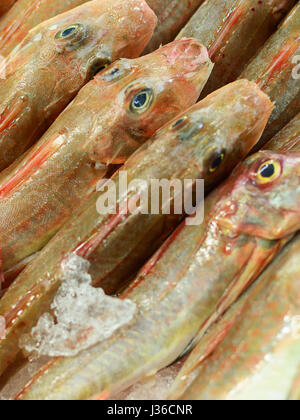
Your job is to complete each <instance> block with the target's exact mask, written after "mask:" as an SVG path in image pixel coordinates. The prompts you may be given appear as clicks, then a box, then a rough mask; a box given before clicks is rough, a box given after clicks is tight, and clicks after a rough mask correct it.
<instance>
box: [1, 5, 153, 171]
mask: <svg viewBox="0 0 300 420" xmlns="http://www.w3.org/2000/svg"><path fill="white" fill-rule="evenodd" d="M116 6H118V7H116ZM155 25H156V17H155V15H154V13H153V12H152V10H151V9H150V8H149V6H148V5H147V3H146V2H145V1H144V0H117V1H116V2H114V3H113V4H112V2H111V0H94V1H91V2H88V3H85V4H83V5H81V6H78V7H77V8H75V9H72V10H70V11H68V12H65V13H63V14H61V15H58V16H56V17H54V18H52V19H50V20H47V21H46V22H43V23H41V24H40V25H38V26H37V27H36V28H34V29H33V30H32V31H30V33H29V34H28V35H27V36H26V37H25V39H24V40H23V41H22V43H21V44H20V45H19V46H18V47H16V49H15V50H14V51H13V52H12V53H11V54H10V55H9V56H8V57H7V58H6V61H5V62H4V65H3V66H2V67H1V77H2V80H1V81H0V98H1V101H0V170H2V169H4V168H6V167H7V166H9V165H10V164H11V163H12V162H14V160H16V159H17V158H18V157H19V156H20V155H21V154H22V153H23V152H25V151H26V150H27V149H28V148H29V147H30V146H31V145H32V144H33V143H35V142H36V141H37V140H38V139H39V138H40V137H41V135H42V134H43V133H44V132H45V131H46V129H47V128H48V127H49V126H50V125H51V123H52V122H53V121H54V120H55V119H56V117H57V116H58V115H59V113H60V112H61V111H63V109H64V108H65V107H66V106H67V105H68V103H69V102H70V101H71V100H72V99H73V98H74V97H75V95H76V94H77V93H78V91H79V90H80V89H81V88H82V87H83V86H84V85H85V84H86V83H87V82H88V81H89V80H90V79H91V78H92V77H93V76H94V75H95V73H96V72H97V71H99V70H101V69H103V67H105V66H106V65H107V64H108V63H112V62H113V61H115V60H116V59H118V58H120V57H127V58H135V57H138V56H139V55H140V53H141V52H142V51H143V49H144V47H145V46H146V45H147V43H148V41H149V39H150V38H151V36H152V33H153V31H154V28H155Z"/></svg>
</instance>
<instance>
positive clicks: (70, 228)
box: [0, 81, 272, 372]
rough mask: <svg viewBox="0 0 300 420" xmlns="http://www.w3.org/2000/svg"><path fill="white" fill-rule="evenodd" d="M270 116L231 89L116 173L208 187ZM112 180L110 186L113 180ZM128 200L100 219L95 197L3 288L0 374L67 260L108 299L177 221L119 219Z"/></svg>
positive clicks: (256, 93) (265, 106)
mask: <svg viewBox="0 0 300 420" xmlns="http://www.w3.org/2000/svg"><path fill="white" fill-rule="evenodd" d="M271 110H272V104H271V103H270V101H269V99H268V98H267V97H266V96H265V95H264V94H262V93H261V92H260V90H259V89H257V87H256V86H255V85H253V84H252V83H250V84H249V82H247V81H242V82H240V81H239V82H236V83H235V84H233V85H232V86H228V87H225V88H223V89H222V90H221V91H219V92H215V93H214V94H212V95H211V96H210V97H209V98H207V99H205V100H204V101H202V103H199V104H198V105H196V106H194V107H193V108H191V109H190V110H188V111H187V112H186V113H184V114H183V115H181V116H179V117H178V118H177V119H176V120H173V121H172V122H171V123H170V124H168V125H166V126H165V127H164V128H163V129H162V130H161V131H160V132H158V134H157V135H156V136H155V137H154V139H153V140H151V141H150V143H148V144H146V145H145V146H144V147H143V148H142V149H140V150H139V151H138V152H137V153H136V154H135V155H134V156H133V157H132V158H131V159H130V160H129V161H128V162H127V163H126V165H125V167H124V168H123V169H125V170H126V171H127V172H128V179H129V180H131V179H133V178H136V177H137V178H136V179H142V180H144V181H145V182H146V183H149V181H150V180H151V179H152V178H153V177H154V178H158V179H160V178H161V177H166V178H167V179H176V178H178V179H179V180H182V179H184V178H187V179H192V180H193V178H194V179H195V178H197V177H198V176H199V177H203V178H204V179H205V180H207V183H208V186H212V185H214V184H215V183H216V182H217V181H220V179H221V178H222V177H223V176H225V175H226V174H227V173H228V170H229V168H231V167H232V166H234V165H235V164H236V163H237V162H238V161H239V160H240V159H242V157H243V156H245V155H247V153H248V151H249V150H250V149H251V147H252V145H253V144H255V142H257V141H258V139H259V137H260V134H261V133H262V131H263V129H264V127H265V125H266V122H267V119H268V116H269V115H270V113H271ZM229 114H230V115H231V117H232V120H230V119H229V118H228V115H229ZM203 122H205V125H203ZM220 126H222V127H223V130H222V131H221V132H220V130H219V127H220ZM166 162H168V164H166ZM149 163H150V164H149ZM113 180H116V183H117V182H118V175H116V176H115V177H114V178H113ZM102 194H103V193H102ZM132 198H133V194H132V192H130V190H125V192H124V197H123V195H121V196H120V197H119V201H118V203H116V204H118V206H116V208H118V209H119V210H118V211H117V212H115V213H112V214H108V215H103V214H102V213H98V211H97V209H98V206H97V207H96V205H97V201H98V199H101V193H100V194H99V193H98V194H94V195H93V196H92V197H91V199H90V201H89V202H88V203H87V205H86V206H84V207H83V208H82V209H81V210H80V211H79V212H78V213H77V214H76V215H75V216H74V217H73V218H72V219H70V221H69V222H68V223H67V224H66V225H65V226H64V227H63V228H62V229H61V230H60V231H59V233H58V234H57V235H56V236H55V237H54V238H53V240H52V241H50V242H49V244H48V245H47V246H46V247H44V248H43V250H42V251H41V253H40V254H39V256H38V257H37V258H36V259H35V260H34V261H33V262H32V263H31V264H30V265H29V266H28V267H27V269H26V270H24V271H23V272H22V273H21V275H20V276H19V277H18V278H17V279H16V281H15V282H14V283H13V285H12V286H11V287H10V288H9V290H8V291H7V292H6V294H5V295H4V296H3V298H2V299H1V300H0V315H1V316H2V317H4V318H5V319H6V333H5V338H4V339H3V340H2V341H0V366H1V370H2V369H3V370H4V369H5V367H6V366H7V365H9V364H10V363H11V362H12V360H13V358H14V355H16V353H17V352H18V346H17V343H18V339H19V337H20V336H21V335H22V334H23V333H24V332H25V333H26V332H28V331H29V330H30V329H31V327H32V326H33V325H34V324H35V323H36V322H37V320H38V318H39V316H40V315H42V313H43V312H45V310H47V309H48V307H49V302H51V301H52V299H53V296H54V295H55V293H56V290H57V288H58V287H59V286H60V284H61V263H62V261H63V260H64V258H65V257H67V255H68V254H70V253H76V254H77V255H79V256H80V257H84V258H85V259H87V260H88V261H89V262H90V264H91V267H90V270H89V273H90V274H91V275H92V278H93V281H94V284H96V285H100V286H102V287H104V288H105V289H106V291H113V290H115V289H116V288H117V287H118V286H119V285H120V284H122V282H124V281H126V280H127V278H128V277H130V276H132V275H133V274H134V273H135V272H136V270H137V269H138V268H139V266H140V264H141V263H142V262H143V260H144V259H146V258H147V256H149V252H151V250H153V245H154V244H155V243H157V244H159V241H161V240H162V237H163V235H164V234H165V233H166V231H167V232H169V229H170V227H169V226H171V227H172V226H174V224H175V223H176V221H177V222H178V221H179V220H180V217H181V215H180V214H179V215H177V216H176V215H174V214H173V213H171V214H170V215H169V217H168V215H163V214H160V212H159V214H158V215H155V214H152V213H151V212H150V214H146V215H143V214H130V213H129V214H128V215H127V216H126V214H127V213H126V214H125V215H124V214H123V213H122V212H121V210H122V209H123V207H124V205H125V204H126V201H130V200H131V199H132ZM124 201H125V203H123V202H124ZM164 204H165V203H164ZM170 204H172V203H170ZM160 205H161V206H162V203H161V204H160ZM145 233H146V234H145ZM46 278H47V279H51V281H50V282H48V280H47V284H48V286H47V287H46V289H45V288H44V286H45V279H46ZM25 290H26V292H25ZM19 305H20V306H19ZM13 343H14V344H13ZM13 352H14V355H13ZM2 372H3V371H2Z"/></svg>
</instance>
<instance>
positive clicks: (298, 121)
mask: <svg viewBox="0 0 300 420" xmlns="http://www.w3.org/2000/svg"><path fill="white" fill-rule="evenodd" d="M264 149H266V150H274V151H276V152H279V153H288V152H296V153H300V114H298V115H296V117H295V118H294V119H293V120H292V121H291V122H290V123H289V124H288V125H286V126H285V127H284V128H283V129H282V130H281V131H280V132H279V133H277V134H276V136H275V137H273V139H272V140H270V141H269V142H268V143H267V144H266V145H265V146H264Z"/></svg>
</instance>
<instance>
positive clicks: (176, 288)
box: [0, 87, 300, 399]
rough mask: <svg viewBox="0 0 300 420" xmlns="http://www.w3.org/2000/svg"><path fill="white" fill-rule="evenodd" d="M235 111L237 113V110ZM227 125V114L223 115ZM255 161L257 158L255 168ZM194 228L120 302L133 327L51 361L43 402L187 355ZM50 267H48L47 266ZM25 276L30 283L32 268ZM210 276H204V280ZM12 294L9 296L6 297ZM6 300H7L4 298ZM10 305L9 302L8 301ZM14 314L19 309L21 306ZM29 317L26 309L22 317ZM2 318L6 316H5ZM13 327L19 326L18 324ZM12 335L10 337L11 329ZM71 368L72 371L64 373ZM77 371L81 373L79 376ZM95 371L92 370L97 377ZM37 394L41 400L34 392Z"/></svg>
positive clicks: (108, 385)
mask: <svg viewBox="0 0 300 420" xmlns="http://www.w3.org/2000/svg"><path fill="white" fill-rule="evenodd" d="M231 89H232V87H231ZM231 108H232V109H234V107H233V106H232V107H231ZM229 112H230V111H229ZM224 114H225V113H224ZM225 120H226V115H224V121H225ZM242 120H243V119H242V118H241V119H240V122H241V125H240V127H241V128H242V127H243V128H242V130H243V131H244V130H245V129H246V126H247V125H248V124H249V123H250V121H249V120H248V123H246V121H245V120H243V123H242ZM212 125H213V122H212ZM225 125H226V124H225ZM238 125H239V123H237V126H238ZM216 127H219V124H216ZM249 129H250V127H249ZM251 130H252V129H250V131H251ZM268 157H269V155H268ZM263 158H265V155H263ZM260 159H261V156H260ZM294 159H296V158H294ZM257 160H258V158H257V159H256V164H257ZM299 162H300V160H299ZM190 229H191V230H190ZM194 229H195V230H196V231H197V232H198V231H199V232H202V231H203V229H204V228H203V226H202V225H200V226H197V227H195V226H193V227H192V226H185V225H184V224H183V225H182V226H181V227H180V228H179V229H178V230H176V231H175V233H174V234H173V235H171V237H170V239H168V240H167V242H166V243H165V244H164V245H163V246H162V248H161V249H160V250H159V251H158V252H157V254H156V255H155V256H154V257H153V258H152V259H150V261H149V262H148V263H147V264H146V265H145V267H144V268H143V269H142V271H141V272H140V273H139V275H138V277H137V278H136V279H135V280H134V281H133V283H132V285H131V286H129V288H128V289H127V290H126V291H125V292H124V293H123V295H122V298H130V299H131V300H133V301H134V302H135V303H136V304H137V307H138V313H137V315H136V318H135V320H134V322H133V323H132V324H131V325H130V326H129V327H128V328H124V329H122V330H120V332H119V333H118V334H116V335H115V336H114V337H112V339H110V340H108V341H107V342H105V343H103V345H99V346H96V347H94V348H91V349H90V350H88V351H87V352H84V353H81V354H80V355H79V356H78V357H76V358H75V359H73V360H72V361H71V359H57V360H53V361H52V362H51V364H50V365H49V366H47V368H45V369H47V373H46V374H45V376H43V375H42V376H41V378H40V379H39V380H38V381H37V383H38V384H39V385H38V387H40V385H41V388H39V390H38V391H37V393H39V397H40V398H42V399H43V398H44V396H43V395H42V394H43V392H44V390H45V389H46V388H47V398H50V399H51V398H54V399H56V398H59V399H60V398H66V399H69V398H71V399H87V398H93V397H95V396H101V397H103V396H106V397H108V395H111V394H114V393H115V392H118V391H120V390H121V389H124V388H126V387H127V386H128V385H130V384H131V383H133V382H134V381H135V380H137V379H140V378H141V377H143V376H147V375H150V374H152V373H155V372H156V371H157V370H159V369H160V368H162V367H164V366H166V365H168V364H169V363H171V362H173V361H174V360H175V359H176V358H177V357H178V356H179V355H180V354H181V353H182V352H183V351H184V349H185V348H186V346H187V345H188V344H189V342H190V340H191V339H192V338H193V336H194V335H195V333H196V331H197V330H198V329H199V327H200V325H201V317H200V316H199V312H200V309H199V307H200V308H201V305H199V301H201V291H203V289H202V288H201V284H200V283H201V281H202V282H204V279H199V276H198V277H197V276H193V275H192V274H193V273H191V276H189V277H188V274H187V273H188V272H189V271H192V269H193V267H194V266H196V262H195V260H192V261H191V259H192V258H193V255H194V252H195V249H196V248H197V246H200V245H199V242H200V239H199V238H197V241H191V240H189V239H191V238H189V239H188V238H185V239H186V240H182V235H183V233H184V232H185V233H186V230H188V231H189V233H190V235H191V232H192V231H194ZM175 244H177V246H176V249H174V245H175ZM49 245H50V244H49ZM49 245H48V247H49ZM172 245H173V249H172V252H171V249H170V248H172ZM42 252H44V250H43V251H42ZM222 252H223V248H222ZM43 261H44V259H43ZM46 266H47V267H49V263H47V264H46ZM46 266H45V267H46ZM197 268H198V267H197ZM195 269H196V268H195ZM26 271H27V274H28V276H30V278H31V279H32V275H29V271H28V269H27V270H26ZM203 271H204V270H203ZM48 273H49V271H48ZM206 274H207V273H206ZM206 274H204V275H203V277H205V278H206ZM185 275H186V276H185ZM187 277H188V278H187ZM19 278H20V277H19ZM17 282H18V280H17ZM13 287H14V285H13ZM9 293H10V291H8V295H9ZM8 295H5V296H4V299H5V298H6V296H8ZM33 300H34V298H33ZM7 304H8V305H10V304H11V303H9V302H8V301H7ZM15 309H16V311H19V310H20V308H17V307H15ZM206 309H207V308H206ZM25 312H26V310H25V311H24V315H25ZM0 313H1V314H3V312H2V311H0ZM27 319H28V317H27ZM15 325H16V326H17V322H16V323H15ZM8 335H10V334H9V331H8V330H7V336H8ZM69 363H70V364H72V366H71V365H70V366H69V368H66V365H67V364H69ZM79 366H81V368H82V371H81V372H80V373H79V370H80V368H79ZM91 370H93V371H94V373H93V374H91ZM67 372H68V373H69V376H68V373H67ZM52 375H53V376H54V375H55V376H56V377H57V381H56V389H55V390H54V389H52V388H51V385H50V386H49V383H50V382H51V378H52ZM79 376H80V378H83V380H82V381H81V380H79V381H78V379H79ZM48 380H49V382H48ZM90 381H91V382H90ZM92 382H93V389H92V387H91V383H92ZM44 384H45V387H44ZM34 386H35V385H33V387H34ZM33 392H34V391H33ZM34 394H35V396H37V394H36V393H35V392H34ZM32 395H33V394H32Z"/></svg>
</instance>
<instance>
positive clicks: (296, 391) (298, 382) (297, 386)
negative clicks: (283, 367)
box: [288, 367, 300, 401]
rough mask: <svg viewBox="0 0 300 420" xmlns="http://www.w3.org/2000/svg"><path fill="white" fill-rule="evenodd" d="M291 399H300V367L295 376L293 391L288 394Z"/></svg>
mask: <svg viewBox="0 0 300 420" xmlns="http://www.w3.org/2000/svg"><path fill="white" fill-rule="evenodd" d="M288 400H289V401H300V367H299V369H298V373H297V375H296V377H295V380H294V382H293V385H292V387H291V391H290V393H289V396H288Z"/></svg>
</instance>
